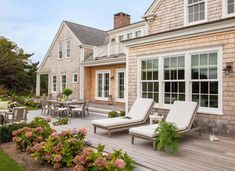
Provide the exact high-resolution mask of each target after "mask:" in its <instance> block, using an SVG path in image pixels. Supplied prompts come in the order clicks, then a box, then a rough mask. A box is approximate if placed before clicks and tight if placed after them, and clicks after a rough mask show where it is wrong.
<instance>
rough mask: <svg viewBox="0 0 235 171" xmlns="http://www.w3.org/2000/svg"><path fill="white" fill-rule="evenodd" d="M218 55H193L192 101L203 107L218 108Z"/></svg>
mask: <svg viewBox="0 0 235 171" xmlns="http://www.w3.org/2000/svg"><path fill="white" fill-rule="evenodd" d="M217 61H218V53H217V52H211V53H201V54H193V55H191V85H192V101H196V102H198V103H199V104H200V106H201V107H209V108H218V99H219V89H218V87H219V86H218V85H219V81H218V62H217Z"/></svg>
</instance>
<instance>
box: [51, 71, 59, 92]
mask: <svg viewBox="0 0 235 171" xmlns="http://www.w3.org/2000/svg"><path fill="white" fill-rule="evenodd" d="M54 76H56V91H54V89H53V88H54V81H53V77H54ZM57 82H58V77H57V75H56V74H53V75H52V76H51V85H52V86H51V92H52V93H57Z"/></svg>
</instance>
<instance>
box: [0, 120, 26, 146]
mask: <svg viewBox="0 0 235 171" xmlns="http://www.w3.org/2000/svg"><path fill="white" fill-rule="evenodd" d="M27 126H29V124H27V123H26V122H21V123H15V124H12V125H3V126H0V144H2V143H7V142H11V141H12V137H13V136H12V132H13V131H16V130H18V129H20V128H24V127H27Z"/></svg>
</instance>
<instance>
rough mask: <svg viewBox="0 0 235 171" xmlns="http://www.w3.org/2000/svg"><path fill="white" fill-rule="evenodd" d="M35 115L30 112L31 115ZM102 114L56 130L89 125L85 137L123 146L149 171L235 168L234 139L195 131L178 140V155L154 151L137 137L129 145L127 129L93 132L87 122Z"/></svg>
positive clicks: (150, 145)
mask: <svg viewBox="0 0 235 171" xmlns="http://www.w3.org/2000/svg"><path fill="white" fill-rule="evenodd" d="M33 116H34V114H31V117H33ZM101 118H103V117H102V116H95V115H91V116H89V117H86V118H80V119H73V120H72V123H71V124H70V125H66V126H60V127H56V129H57V130H58V131H61V130H63V129H71V128H74V127H76V128H80V127H86V128H88V139H89V140H91V141H92V142H93V144H94V145H97V144H98V143H102V144H104V145H105V146H106V148H105V149H106V151H107V152H111V151H112V150H113V149H123V150H124V151H126V152H127V153H128V154H129V155H130V156H132V157H133V158H134V159H135V161H136V162H137V163H138V164H140V165H143V166H145V167H147V168H149V169H151V170H158V171H161V170H172V171H205V170H206V171H207V170H208V171H209V170H211V171H215V170H220V171H222V170H223V171H225V170H233V171H235V139H231V138H225V137H219V138H220V141H218V142H210V141H209V140H208V135H206V134H203V135H202V136H201V137H200V136H198V135H197V134H195V135H186V136H184V137H183V138H182V139H181V147H180V151H179V154H178V155H177V156H170V155H168V154H166V153H164V152H159V151H153V149H152V143H151V142H148V141H145V140H141V139H136V141H135V145H131V140H130V136H129V135H128V131H122V132H117V133H113V134H112V137H111V138H109V137H108V135H107V132H106V131H104V130H100V129H97V134H93V128H92V125H91V123H90V121H91V120H92V119H101Z"/></svg>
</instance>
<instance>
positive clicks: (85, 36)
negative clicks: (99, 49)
mask: <svg viewBox="0 0 235 171" xmlns="http://www.w3.org/2000/svg"><path fill="white" fill-rule="evenodd" d="M64 22H65V24H66V25H67V26H68V27H69V29H70V30H71V31H72V32H73V34H74V35H75V36H76V37H77V38H78V39H79V40H80V41H81V43H82V44H86V45H92V46H101V45H103V44H104V43H105V42H106V40H107V37H108V33H107V32H106V31H103V30H99V29H96V28H91V27H87V26H83V25H80V24H76V23H72V22H69V21H64Z"/></svg>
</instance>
